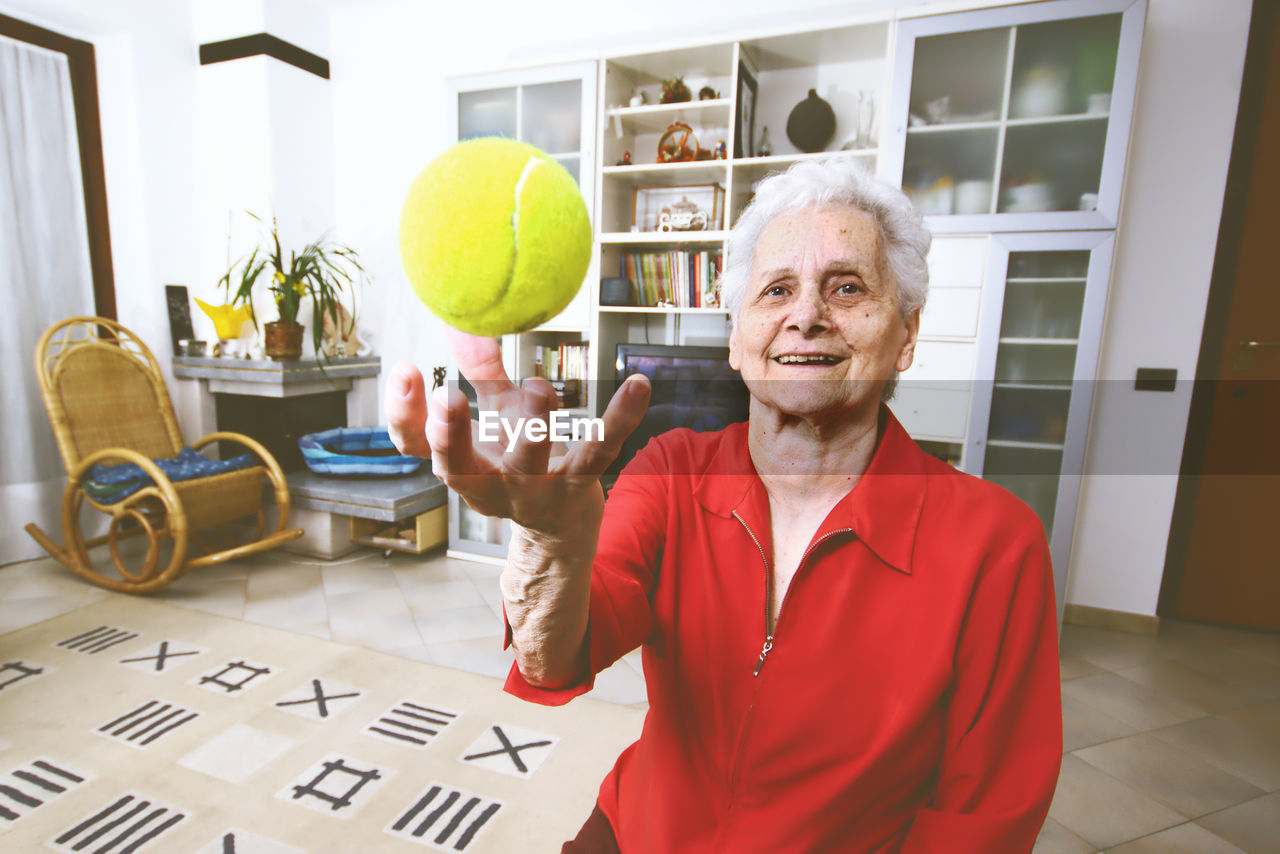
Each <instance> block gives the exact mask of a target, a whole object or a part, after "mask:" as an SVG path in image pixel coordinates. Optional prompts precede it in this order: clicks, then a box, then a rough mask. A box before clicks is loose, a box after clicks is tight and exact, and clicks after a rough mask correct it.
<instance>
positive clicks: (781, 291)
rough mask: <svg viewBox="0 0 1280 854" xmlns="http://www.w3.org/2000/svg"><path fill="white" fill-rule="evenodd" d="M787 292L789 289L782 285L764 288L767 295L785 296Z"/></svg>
mask: <svg viewBox="0 0 1280 854" xmlns="http://www.w3.org/2000/svg"><path fill="white" fill-rule="evenodd" d="M786 293H787V289H786V288H785V287H784V286H782V285H769V286H768V287H767V288H765V289H764V294H763V295H764V296H767V297H780V296H784V295H785V294H786Z"/></svg>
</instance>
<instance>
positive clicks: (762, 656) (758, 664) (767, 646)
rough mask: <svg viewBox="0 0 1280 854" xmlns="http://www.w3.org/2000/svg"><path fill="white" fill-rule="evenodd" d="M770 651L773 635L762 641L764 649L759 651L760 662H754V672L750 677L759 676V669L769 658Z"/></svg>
mask: <svg viewBox="0 0 1280 854" xmlns="http://www.w3.org/2000/svg"><path fill="white" fill-rule="evenodd" d="M771 649H773V635H769V636H768V637H767V638H765V639H764V648H763V649H761V650H760V660H759V661H757V662H756V672H755V673H752V674H751V675H752V676H759V675H760V668H762V667H764V660H765V659H766V658H768V657H769V651H770V650H771Z"/></svg>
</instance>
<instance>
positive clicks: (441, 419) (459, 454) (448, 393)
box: [426, 386, 479, 486]
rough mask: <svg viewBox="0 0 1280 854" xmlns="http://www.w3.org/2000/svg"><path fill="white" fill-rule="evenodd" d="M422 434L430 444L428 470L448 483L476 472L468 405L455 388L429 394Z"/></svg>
mask: <svg viewBox="0 0 1280 854" xmlns="http://www.w3.org/2000/svg"><path fill="white" fill-rule="evenodd" d="M429 411H430V414H429V416H428V418H427V426H426V436H427V440H428V442H429V443H430V444H431V469H432V471H433V472H434V473H435V476H436V477H438V478H440V479H441V480H444V481H445V482H446V483H448V484H449V485H450V486H452V485H453V481H454V480H455V479H457V478H460V477H465V476H467V475H471V474H475V473H477V469H478V468H479V466H478V461H477V459H476V455H475V447H474V445H473V444H472V442H471V406H470V404H469V403H468V402H467V397H466V395H464V394H463V393H462V392H461V391H459V390H458V389H456V388H452V389H451V388H449V387H447V386H441V387H440V388H438V389H436V390H435V392H433V393H432V395H431V403H430V406H429Z"/></svg>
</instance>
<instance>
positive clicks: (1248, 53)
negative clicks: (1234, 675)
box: [1156, 0, 1280, 617]
mask: <svg viewBox="0 0 1280 854" xmlns="http://www.w3.org/2000/svg"><path fill="white" fill-rule="evenodd" d="M1278 9H1280V4H1277V3H1275V2H1274V0H1262V2H1256V0H1255V2H1254V4H1253V16H1252V19H1251V21H1250V23H1249V41H1248V46H1247V48H1246V49H1245V62H1244V75H1243V78H1242V80H1241V86H1240V106H1239V108H1238V111H1237V113H1236V128H1235V138H1234V141H1233V142H1232V146H1231V164H1230V166H1229V167H1228V170H1227V186H1226V194H1225V196H1224V197H1223V200H1222V221H1221V223H1220V225H1219V227H1218V246H1217V250H1216V252H1215V255H1214V261H1213V273H1212V277H1211V279H1210V283H1209V302H1208V306H1207V308H1206V310H1205V318H1204V331H1203V333H1202V335H1201V339H1200V357H1199V360H1198V361H1197V363H1196V380H1195V384H1194V389H1193V391H1192V395H1191V413H1190V418H1189V419H1188V421H1187V435H1186V440H1185V441H1184V443H1183V449H1182V467H1181V470H1180V471H1179V473H1178V474H1179V477H1178V492H1177V495H1176V497H1175V499H1174V505H1173V518H1172V520H1171V522H1170V526H1169V542H1168V548H1167V550H1166V552H1165V563H1164V578H1163V580H1162V582H1161V584H1160V599H1159V601H1158V603H1157V606H1156V613H1157V614H1159V615H1160V616H1162V617H1169V616H1173V615H1174V610H1175V605H1176V603H1177V601H1178V593H1179V590H1180V588H1181V586H1182V579H1183V573H1184V572H1185V569H1186V557H1187V546H1188V543H1189V542H1190V539H1191V525H1192V522H1193V520H1194V516H1195V507H1196V497H1197V492H1198V487H1199V479H1198V478H1197V475H1200V474H1203V473H1204V462H1205V456H1206V450H1207V446H1208V438H1209V423H1210V419H1211V418H1212V415H1213V401H1214V395H1215V391H1216V389H1215V386H1216V385H1217V384H1218V381H1219V379H1220V378H1221V376H1222V368H1223V366H1222V364H1221V361H1222V359H1221V354H1222V351H1223V346H1224V344H1225V343H1226V333H1227V320H1228V316H1229V313H1230V309H1231V298H1232V296H1233V291H1234V289H1235V281H1236V271H1237V266H1238V262H1239V257H1240V244H1241V238H1242V235H1243V234H1244V222H1245V210H1246V207H1247V205H1248V200H1249V185H1250V180H1251V178H1252V174H1253V162H1254V158H1255V157H1256V156H1257V154H1258V135H1259V128H1260V126H1261V124H1262V108H1263V102H1264V100H1263V99H1264V96H1265V93H1266V85H1267V74H1268V70H1269V67H1270V63H1271V62H1280V57H1272V56H1271V35H1272V32H1273V31H1274V27H1275V23H1276V15H1277V10H1278Z"/></svg>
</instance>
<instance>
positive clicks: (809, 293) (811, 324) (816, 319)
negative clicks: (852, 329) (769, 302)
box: [787, 288, 831, 335]
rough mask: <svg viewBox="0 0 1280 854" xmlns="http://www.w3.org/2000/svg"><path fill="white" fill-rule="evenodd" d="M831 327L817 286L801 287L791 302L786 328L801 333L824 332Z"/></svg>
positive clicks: (824, 303)
mask: <svg viewBox="0 0 1280 854" xmlns="http://www.w3.org/2000/svg"><path fill="white" fill-rule="evenodd" d="M830 327H831V319H830V317H829V316H828V314H827V303H826V300H824V299H823V298H822V293H821V291H820V290H819V289H817V288H802V289H801V290H800V292H799V293H797V294H796V297H795V299H794V300H793V301H792V303H791V311H790V312H789V313H788V316H787V328H788V329H793V330H795V331H797V332H799V333H800V334H802V335H814V334H817V333H819V332H825V331H826V330H827V329H829V328H830Z"/></svg>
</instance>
